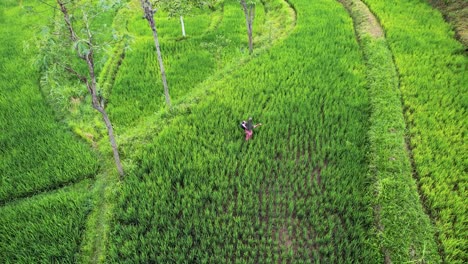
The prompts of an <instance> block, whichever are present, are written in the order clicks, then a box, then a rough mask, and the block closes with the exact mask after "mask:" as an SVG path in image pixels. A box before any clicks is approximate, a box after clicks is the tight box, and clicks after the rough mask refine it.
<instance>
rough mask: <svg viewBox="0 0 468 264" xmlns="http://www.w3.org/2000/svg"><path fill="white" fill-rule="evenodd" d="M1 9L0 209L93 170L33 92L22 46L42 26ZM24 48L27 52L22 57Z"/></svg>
mask: <svg viewBox="0 0 468 264" xmlns="http://www.w3.org/2000/svg"><path fill="white" fill-rule="evenodd" d="M1 7H2V19H1V20H0V36H1V38H0V65H1V71H0V89H1V91H2V93H1V94H0V130H1V131H2V132H1V133H0V203H2V202H5V201H8V200H11V199H14V198H16V197H22V196H26V195H29V194H33V193H35V192H38V191H41V190H46V189H53V188H55V187H58V186H62V185H64V184H67V183H69V182H76V181H78V180H80V179H83V178H88V177H92V176H93V174H94V173H95V172H96V170H97V162H96V157H95V155H94V154H93V152H92V151H90V149H89V147H88V146H86V145H85V144H83V143H82V142H79V141H77V140H76V138H75V137H74V136H73V135H72V133H70V132H68V131H66V129H65V125H64V124H60V123H58V122H56V121H55V116H54V112H53V110H52V109H50V108H49V107H48V105H47V104H46V103H45V101H44V99H43V97H42V95H41V92H40V90H39V88H38V79H39V73H38V72H37V69H35V67H34V65H32V62H33V58H32V56H33V55H34V54H35V47H34V45H33V44H29V43H27V42H24V41H25V40H27V39H28V38H32V36H33V35H34V33H35V31H37V30H39V28H28V27H30V26H31V25H34V24H35V23H44V22H45V21H47V20H45V19H44V18H43V17H38V16H30V15H28V13H27V10H26V9H24V8H22V7H21V6H18V3H17V1H2V3H1ZM36 11H37V12H41V11H42V12H45V13H44V14H50V13H52V12H50V11H49V10H48V9H45V11H44V10H43V9H41V8H38V9H37V10H36ZM24 45H29V46H30V48H29V49H28V50H26V51H25V49H24ZM18 65H22V66H21V67H18Z"/></svg>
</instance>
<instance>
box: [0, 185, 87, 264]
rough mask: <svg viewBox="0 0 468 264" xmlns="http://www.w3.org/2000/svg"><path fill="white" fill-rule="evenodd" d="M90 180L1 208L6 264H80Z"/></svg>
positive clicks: (0, 255)
mask: <svg viewBox="0 0 468 264" xmlns="http://www.w3.org/2000/svg"><path fill="white" fill-rule="evenodd" d="M90 185H91V181H90V180H85V181H82V182H81V183H79V184H76V185H73V186H69V187H66V188H64V189H61V190H60V191H57V192H52V193H50V194H43V195H39V196H36V197H33V198H30V199H25V200H20V201H15V202H13V203H10V204H7V205H4V206H2V207H0V215H1V216H2V217H0V242H1V243H0V259H1V260H2V263H76V261H77V260H78V259H79V255H78V254H79V249H80V245H81V243H82V242H81V240H82V237H83V231H84V230H83V226H84V225H85V223H86V216H87V214H88V213H89V210H91V205H92V202H91V200H90V197H89V194H88V190H89V187H90Z"/></svg>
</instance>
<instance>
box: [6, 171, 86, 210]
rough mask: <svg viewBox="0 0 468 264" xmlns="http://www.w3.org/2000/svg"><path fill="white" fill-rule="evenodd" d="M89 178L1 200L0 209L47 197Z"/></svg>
mask: <svg viewBox="0 0 468 264" xmlns="http://www.w3.org/2000/svg"><path fill="white" fill-rule="evenodd" d="M91 178H92V177H91V175H90V176H86V177H82V178H79V179H73V180H71V181H67V182H64V183H61V184H58V185H54V186H53V187H45V188H43V189H39V190H37V189H36V190H34V191H31V192H28V193H26V194H24V195H21V196H17V197H15V198H13V199H9V200H2V201H0V207H3V206H7V205H11V204H14V203H19V202H21V201H23V200H27V199H30V198H34V197H36V196H39V195H47V194H50V193H54V192H57V191H59V190H61V189H64V188H67V187H71V186H74V185H77V184H80V183H81V182H83V181H86V180H89V179H91Z"/></svg>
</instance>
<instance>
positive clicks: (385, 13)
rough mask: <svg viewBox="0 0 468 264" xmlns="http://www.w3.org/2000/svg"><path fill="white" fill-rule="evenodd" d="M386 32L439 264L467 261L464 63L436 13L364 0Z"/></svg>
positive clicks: (422, 5)
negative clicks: (433, 228)
mask: <svg viewBox="0 0 468 264" xmlns="http://www.w3.org/2000/svg"><path fill="white" fill-rule="evenodd" d="M365 2H366V3H368V4H369V6H370V8H371V9H372V10H373V11H374V12H375V13H376V14H377V16H378V17H379V19H380V21H381V23H382V25H383V26H384V28H385V30H386V36H387V40H388V42H389V45H390V48H391V50H392V52H393V55H394V58H395V63H396V66H397V68H398V72H399V77H400V89H401V93H402V98H403V104H404V108H405V117H406V121H407V123H408V128H409V131H408V132H409V141H410V146H409V147H410V148H411V149H412V153H413V159H414V165H415V173H416V177H417V180H418V183H419V187H420V191H421V194H422V196H423V197H424V200H423V201H424V204H425V206H426V208H427V210H428V212H429V213H430V215H431V216H432V218H433V221H434V223H435V225H436V227H437V230H438V233H439V236H438V237H439V241H440V250H441V251H442V252H443V258H444V259H443V261H446V262H449V263H464V262H466V260H467V259H468V255H467V252H468V246H467V243H466V237H467V236H468V231H467V229H466V225H467V220H466V219H467V218H466V217H467V214H468V213H467V206H466V202H465V201H466V200H467V198H468V197H467V192H466V178H467V173H466V168H467V161H468V154H467V152H466V149H467V143H466V140H464V137H465V134H466V131H467V123H466V117H465V116H466V114H465V113H466V108H467V104H466V102H468V98H467V94H468V87H467V85H466V84H467V83H468V75H467V74H466V69H467V66H468V59H467V57H466V55H464V53H463V49H464V48H463V46H462V45H461V44H460V43H458V42H457V41H456V40H455V39H454V38H453V37H454V33H453V31H452V30H451V28H450V26H449V25H448V24H446V23H445V22H444V21H443V18H442V16H441V14H440V13H439V12H438V11H437V10H434V9H432V8H431V7H430V6H429V4H428V3H426V2H423V1H397V2H395V1H392V2H391V4H390V2H389V1H374V0H366V1H365Z"/></svg>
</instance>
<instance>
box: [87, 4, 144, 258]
mask: <svg viewBox="0 0 468 264" xmlns="http://www.w3.org/2000/svg"><path fill="white" fill-rule="evenodd" d="M132 4H133V5H132ZM137 7H138V3H137V1H136V0H133V1H132V2H131V3H130V4H129V5H128V6H124V7H122V8H121V9H120V10H119V11H118V13H117V15H116V17H115V18H114V22H113V27H114V28H116V30H120V31H122V30H124V28H125V29H126V27H127V24H128V19H129V18H130V17H131V16H130V14H128V13H132V12H137V10H135V9H136V8H137ZM124 25H125V26H124ZM127 45H128V43H127V42H126V41H125V40H121V41H119V42H118V43H117V44H116V46H115V47H114V49H113V53H112V56H110V58H109V59H108V60H107V62H106V64H105V65H104V68H103V71H102V72H101V74H100V75H99V83H100V84H101V85H102V92H103V95H104V97H105V98H109V95H110V93H111V92H112V87H113V86H114V83H115V78H116V76H117V74H118V72H119V70H120V66H121V65H122V62H123V60H124V59H125V51H126V46H127ZM104 134H105V133H104ZM104 134H102V135H101V140H107V139H106V136H105V135H104ZM93 145H94V146H96V148H97V149H98V152H99V153H101V157H100V159H101V161H102V163H103V166H102V167H101V171H100V173H99V174H98V175H96V180H95V183H94V186H93V190H92V196H93V197H94V198H93V202H94V206H93V208H94V209H93V210H92V211H91V213H90V215H89V216H88V219H87V223H86V230H85V232H84V236H83V241H82V244H81V248H80V260H81V261H82V262H83V263H105V259H106V248H107V240H108V234H109V232H110V222H111V219H112V215H113V208H114V202H113V201H115V199H116V197H117V193H118V189H119V183H120V181H119V175H118V174H117V172H116V170H115V168H114V167H115V165H114V162H113V159H112V158H111V157H110V156H109V157H108V156H107V155H106V154H105V153H106V148H105V147H104V149H102V147H101V148H100V147H99V146H106V144H93ZM120 149H122V146H120Z"/></svg>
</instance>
